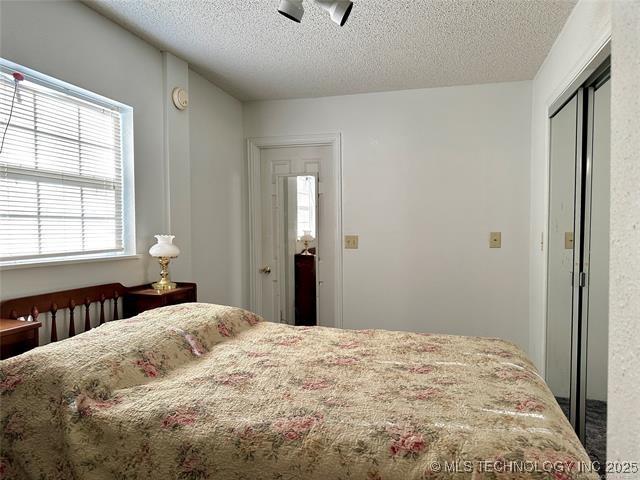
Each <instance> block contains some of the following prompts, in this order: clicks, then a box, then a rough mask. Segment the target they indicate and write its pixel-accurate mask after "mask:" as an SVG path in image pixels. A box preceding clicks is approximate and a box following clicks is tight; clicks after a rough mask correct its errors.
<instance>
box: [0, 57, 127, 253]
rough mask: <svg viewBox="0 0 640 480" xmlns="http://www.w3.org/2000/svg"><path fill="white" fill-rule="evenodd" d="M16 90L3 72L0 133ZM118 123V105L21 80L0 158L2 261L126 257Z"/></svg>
mask: <svg viewBox="0 0 640 480" xmlns="http://www.w3.org/2000/svg"><path fill="white" fill-rule="evenodd" d="M13 91H14V81H13V78H12V76H11V74H10V71H8V70H6V69H2V70H0V133H1V132H2V131H4V129H5V127H6V126H7V120H8V118H9V111H10V107H11V99H12V97H13V93H14V92H13ZM121 125H122V115H121V112H120V110H119V109H118V107H117V106H113V107H109V106H105V105H104V104H102V103H99V102H95V103H93V102H92V101H91V100H88V99H86V98H83V97H81V96H75V95H73V94H72V92H69V91H68V90H66V89H62V88H60V89H56V88H55V87H53V86H49V85H47V84H40V83H39V82H36V81H29V78H27V79H26V80H25V81H22V82H20V84H19V86H18V94H17V96H16V100H15V104H14V108H13V114H12V116H11V120H10V122H9V126H8V128H7V132H6V136H5V141H4V147H3V150H2V153H0V262H12V261H19V260H33V259H39V258H42V259H46V258H49V257H69V256H77V255H89V254H99V253H108V252H113V253H121V252H123V250H124V245H123V238H124V233H123V224H124V213H123V174H122V172H123V168H122V151H123V149H122V131H121V130H122V128H121Z"/></svg>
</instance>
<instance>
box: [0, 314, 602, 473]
mask: <svg viewBox="0 0 640 480" xmlns="http://www.w3.org/2000/svg"><path fill="white" fill-rule="evenodd" d="M0 392H1V401H2V406H1V408H2V413H1V421H2V423H1V425H2V445H1V457H2V459H1V464H0V472H1V473H2V477H3V478H11V479H13V478H16V479H23V478H24V479H44V478H46V479H48V480H55V479H64V480H71V479H192V480H199V479H231V480H234V479H238V480H240V479H247V480H249V479H251V480H254V479H256V480H257V479H283V480H285V479H322V480H331V479H363V480H376V479H377V480H382V479H384V480H410V479H430V478H447V479H456V478H465V479H466V478H477V479H481V478H505V479H516V478H540V479H557V480H563V479H573V478H597V476H596V475H595V474H593V473H591V472H589V471H588V469H587V468H583V466H585V465H588V463H587V462H588V458H587V457H586V454H585V452H584V450H583V448H582V447H581V445H580V443H579V442H578V440H577V438H576V436H575V434H574V433H573V431H572V429H571V427H570V425H569V424H568V422H567V421H566V420H565V418H564V416H563V414H562V412H561V410H560V408H559V407H558V405H557V404H556V402H555V400H554V398H553V396H552V395H551V392H550V391H549V389H548V388H547V386H546V385H545V383H544V381H543V380H542V379H541V378H540V377H539V375H538V374H537V373H536V371H535V369H534V367H533V366H532V364H531V363H530V362H529V361H528V360H527V359H526V358H525V356H524V355H523V354H522V352H521V351H520V350H519V349H518V348H517V347H515V346H514V345H512V344H510V343H507V342H504V341H501V340H497V339H489V338H476V337H457V336H446V335H421V334H414V333H403V332H390V331H382V330H362V331H350V330H339V329H331V328H322V327H292V326H288V325H281V324H274V323H268V322H264V321H262V320H261V319H260V318H259V317H257V316H256V315H254V314H252V313H249V312H247V311H244V310H241V309H237V308H231V307H224V306H217V305H209V304H199V303H196V304H184V305H177V306H171V307H165V308H161V309H157V310H151V311H148V312H145V313H143V314H141V315H138V316H137V317H134V318H132V319H129V320H121V321H117V322H110V323H107V324H105V325H103V326H101V327H99V328H97V329H94V330H91V331H89V332H87V333H84V334H82V335H79V336H77V337H75V338H73V339H70V340H64V341H61V342H58V343H55V344H51V345H47V346H44V347H40V348H37V349H35V350H33V351H31V352H28V353H26V354H24V355H21V356H18V357H15V358H12V359H9V360H5V361H3V362H2V363H1V364H0Z"/></svg>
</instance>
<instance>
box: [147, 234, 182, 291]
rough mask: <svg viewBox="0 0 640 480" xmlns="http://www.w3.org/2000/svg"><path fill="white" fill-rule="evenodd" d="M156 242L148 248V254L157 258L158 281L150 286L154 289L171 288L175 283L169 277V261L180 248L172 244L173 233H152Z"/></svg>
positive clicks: (174, 286) (178, 252)
mask: <svg viewBox="0 0 640 480" xmlns="http://www.w3.org/2000/svg"><path fill="white" fill-rule="evenodd" d="M154 236H155V237H156V240H158V243H156V244H155V245H153V246H152V247H151V248H150V249H149V255H151V256H152V257H155V258H157V259H158V262H159V263H160V281H159V282H154V283H152V284H151V286H152V287H153V288H154V289H156V290H160V291H162V290H171V289H173V288H176V284H175V283H174V282H172V281H171V280H170V279H169V262H170V261H171V259H172V258H176V257H177V256H178V255H180V249H179V248H178V247H177V246H176V245H174V244H173V239H174V238H175V235H154Z"/></svg>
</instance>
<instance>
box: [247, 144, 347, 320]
mask: <svg viewBox="0 0 640 480" xmlns="http://www.w3.org/2000/svg"><path fill="white" fill-rule="evenodd" d="M302 146H330V147H331V150H332V155H331V158H332V161H333V166H334V170H333V171H334V172H336V175H335V178H334V179H333V182H334V187H335V192H336V206H335V212H334V215H333V218H335V219H336V222H337V223H336V225H335V232H336V234H335V239H334V242H335V249H336V250H335V251H336V255H335V270H334V271H335V275H336V278H335V292H334V295H335V312H334V318H335V320H334V326H335V327H338V328H342V326H343V323H342V253H343V250H342V135H341V134H340V133H326V134H309V135H293V136H278V137H259V138H249V139H247V160H248V166H249V170H248V171H249V306H250V309H251V310H252V311H254V312H261V311H262V288H261V278H260V275H259V272H258V270H259V269H260V268H261V267H262V263H263V260H262V234H261V232H262V213H261V211H262V210H261V208H260V203H261V198H262V193H261V182H260V150H261V149H263V148H280V147H302Z"/></svg>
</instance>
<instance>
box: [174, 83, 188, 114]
mask: <svg viewBox="0 0 640 480" xmlns="http://www.w3.org/2000/svg"><path fill="white" fill-rule="evenodd" d="M171 97H172V98H173V104H174V105H175V106H176V108H177V109H178V110H184V109H186V108H187V107H188V106H189V94H188V93H187V91H186V90H185V89H184V88H180V87H176V88H174V89H173V92H171Z"/></svg>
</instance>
